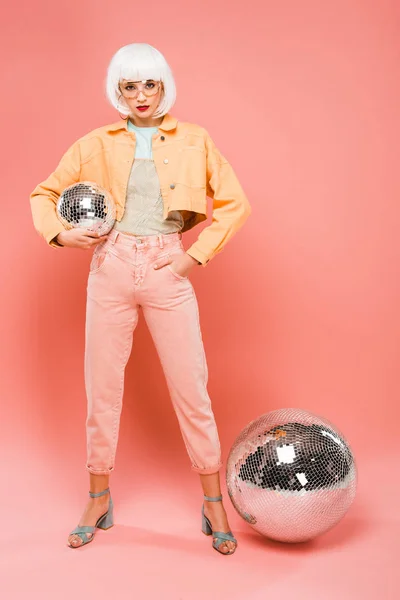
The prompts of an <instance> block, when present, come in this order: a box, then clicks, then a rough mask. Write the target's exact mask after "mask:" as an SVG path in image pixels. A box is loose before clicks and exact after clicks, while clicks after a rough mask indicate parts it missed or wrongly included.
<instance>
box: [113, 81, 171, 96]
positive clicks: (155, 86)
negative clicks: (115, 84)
mask: <svg viewBox="0 0 400 600" xmlns="http://www.w3.org/2000/svg"><path fill="white" fill-rule="evenodd" d="M140 83H141V84H142V85H138V84H140ZM161 84H162V82H161V81H154V80H153V79H143V80H142V81H128V82H127V83H123V84H122V88H121V85H119V89H120V92H121V94H122V95H123V96H124V97H125V98H136V96H137V95H138V94H139V91H141V92H143V94H144V95H145V96H147V97H148V96H154V95H155V94H157V92H158V90H159V87H160V85H161Z"/></svg>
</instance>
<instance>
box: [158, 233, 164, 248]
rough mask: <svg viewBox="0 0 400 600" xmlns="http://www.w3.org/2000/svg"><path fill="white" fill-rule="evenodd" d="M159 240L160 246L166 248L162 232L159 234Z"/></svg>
mask: <svg viewBox="0 0 400 600" xmlns="http://www.w3.org/2000/svg"><path fill="white" fill-rule="evenodd" d="M158 240H159V242H160V248H164V240H163V236H162V234H161V233H159V234H158Z"/></svg>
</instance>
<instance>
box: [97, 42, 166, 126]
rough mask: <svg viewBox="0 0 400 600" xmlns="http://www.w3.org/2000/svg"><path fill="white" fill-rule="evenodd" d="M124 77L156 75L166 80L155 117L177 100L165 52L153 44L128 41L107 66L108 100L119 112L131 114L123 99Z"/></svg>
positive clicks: (136, 78) (149, 76) (164, 112)
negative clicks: (122, 86)
mask: <svg viewBox="0 0 400 600" xmlns="http://www.w3.org/2000/svg"><path fill="white" fill-rule="evenodd" d="M122 79H127V80H130V81H142V80H144V79H154V80H160V81H162V82H163V87H164V94H162V97H161V101H160V103H159V105H158V107H157V109H156V111H155V113H154V115H153V116H154V117H162V116H164V115H165V114H166V113H167V112H168V111H169V110H170V109H171V107H172V106H173V105H174V104H175V99H176V87H175V80H174V77H173V75H172V71H171V69H170V67H169V65H168V63H167V61H166V60H165V58H164V56H163V55H162V54H161V52H159V51H158V50H157V49H156V48H154V47H153V46H150V44H141V43H137V44H128V45H127V46H123V47H122V48H120V49H119V50H118V51H117V52H116V53H115V54H114V56H113V57H112V59H111V62H110V64H109V66H108V69H107V77H106V82H105V83H106V95H107V99H108V100H109V102H110V103H111V104H112V106H114V108H116V109H117V110H118V111H119V112H120V113H122V114H124V115H129V114H130V112H131V110H130V108H129V106H128V105H127V104H126V103H125V102H124V98H123V97H122V96H121V92H120V90H119V83H120V81H121V80H122Z"/></svg>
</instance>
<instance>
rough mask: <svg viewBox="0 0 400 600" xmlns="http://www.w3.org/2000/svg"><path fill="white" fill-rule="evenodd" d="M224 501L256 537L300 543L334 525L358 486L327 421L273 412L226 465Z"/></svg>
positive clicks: (342, 443) (291, 411)
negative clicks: (228, 499) (226, 490)
mask: <svg viewBox="0 0 400 600" xmlns="http://www.w3.org/2000/svg"><path fill="white" fill-rule="evenodd" d="M226 482H227V489H228V493H229V497H230V499H231V501H232V504H233V506H234V507H235V509H236V510H237V512H238V513H239V515H240V516H241V517H242V518H243V519H245V521H247V522H248V523H249V524H250V525H251V526H252V527H253V528H254V529H255V530H256V531H257V532H258V533H260V534H261V535H265V536H266V537H268V538H271V539H274V540H278V541H280V542H304V541H307V540H310V539H312V538H314V537H316V536H318V535H320V534H321V533H324V532H326V531H328V529H331V528H332V527H333V526H334V525H336V524H337V523H338V522H339V521H340V519H341V518H342V517H343V516H344V515H345V514H346V512H347V510H348V508H349V506H350V505H351V503H352V501H353V499H354V497H355V493H356V486H357V470H356V465H355V462H354V458H353V455H352V453H351V450H350V448H349V445H348V444H347V442H346V440H345V439H344V437H343V435H342V434H341V433H340V432H339V431H338V430H337V428H336V427H334V426H333V425H332V424H331V423H330V422H329V421H327V420H325V419H323V418H321V417H318V416H316V415H313V414H312V413H309V412H307V411H305V410H300V409H295V408H286V409H280V410H275V411H272V412H269V413H266V414H264V415H261V417H259V418H258V419H255V420H254V421H251V422H250V423H249V424H248V425H247V427H245V428H244V429H243V431H242V432H241V433H240V434H239V436H238V437H237V438H236V440H235V442H234V444H233V446H232V448H231V450H230V453H229V456H228V460H227V465H226Z"/></svg>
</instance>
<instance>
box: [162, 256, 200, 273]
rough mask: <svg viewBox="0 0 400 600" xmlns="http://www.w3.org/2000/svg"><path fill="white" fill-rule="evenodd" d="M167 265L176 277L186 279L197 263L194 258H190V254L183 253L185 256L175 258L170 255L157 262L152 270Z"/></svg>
mask: <svg viewBox="0 0 400 600" xmlns="http://www.w3.org/2000/svg"><path fill="white" fill-rule="evenodd" d="M168 264H170V265H171V266H172V270H173V271H175V273H178V275H181V277H188V275H189V273H190V271H191V270H192V267H194V265H198V264H199V263H198V262H197V260H196V259H195V258H193V256H190V254H187V253H186V252H185V254H177V255H176V256H175V258H174V254H170V256H169V257H168V256H167V257H165V258H164V259H162V260H160V261H158V262H157V263H156V264H155V265H154V269H161V268H162V267H165V265H168Z"/></svg>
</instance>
